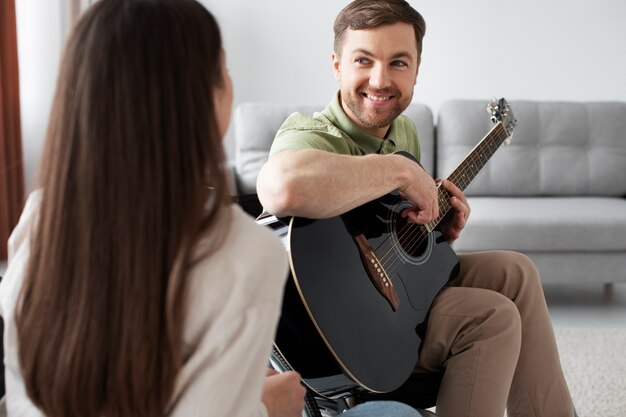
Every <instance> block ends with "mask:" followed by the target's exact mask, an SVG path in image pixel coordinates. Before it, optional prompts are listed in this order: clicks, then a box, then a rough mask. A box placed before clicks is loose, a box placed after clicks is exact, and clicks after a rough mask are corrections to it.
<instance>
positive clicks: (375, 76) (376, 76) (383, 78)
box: [369, 65, 390, 88]
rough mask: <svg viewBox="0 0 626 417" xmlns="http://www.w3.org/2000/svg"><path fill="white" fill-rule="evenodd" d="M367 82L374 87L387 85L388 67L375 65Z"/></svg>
mask: <svg viewBox="0 0 626 417" xmlns="http://www.w3.org/2000/svg"><path fill="white" fill-rule="evenodd" d="M369 83H370V85H371V86H372V87H374V88H385V87H389V84H390V79H389V69H388V68H387V67H386V66H385V65H375V66H374V67H373V68H372V72H371V73H370V82H369Z"/></svg>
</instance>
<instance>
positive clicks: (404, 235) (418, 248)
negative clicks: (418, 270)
mask: <svg viewBox="0 0 626 417" xmlns="http://www.w3.org/2000/svg"><path fill="white" fill-rule="evenodd" d="M395 234H396V239H397V241H398V243H399V244H400V247H401V248H402V249H403V250H404V252H405V253H406V254H407V255H408V256H409V257H412V258H420V257H421V256H422V255H423V254H424V253H425V252H426V250H427V249H428V243H429V242H428V232H427V231H426V229H424V227H423V226H422V225H418V224H413V223H408V222H407V219H405V218H403V217H402V216H397V218H396V221H395Z"/></svg>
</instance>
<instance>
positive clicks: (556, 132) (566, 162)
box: [437, 100, 626, 196]
mask: <svg viewBox="0 0 626 417" xmlns="http://www.w3.org/2000/svg"><path fill="white" fill-rule="evenodd" d="M509 104H510V105H511V108H512V110H513V113H514V114H515V116H516V118H517V120H518V126H517V127H516V129H515V131H514V133H513V137H512V141H511V144H510V146H505V147H502V149H499V150H497V151H496V153H495V155H494V156H493V158H492V159H491V161H489V162H487V165H486V166H485V167H484V168H483V170H482V172H481V173H479V174H478V176H477V177H476V179H475V180H474V182H473V183H472V184H470V186H469V187H468V188H467V190H466V194H467V195H484V196H539V195H543V196H550V195H553V196H576V195H586V196H625V195H626V169H624V167H626V103H608V102H607V103H557V102H529V101H510V102H509ZM485 109H486V103H485V102H482V101H459V100H457V101H450V102H446V103H444V104H443V105H442V107H441V110H440V112H439V118H438V126H437V175H438V176H440V177H447V176H448V175H449V174H450V173H451V172H452V171H453V170H454V168H456V166H457V165H458V164H459V163H460V162H461V161H462V160H463V158H464V157H465V156H466V155H467V154H468V153H469V152H470V150H471V149H472V148H473V147H474V146H475V145H476V143H477V142H478V141H479V139H481V138H482V137H483V136H484V135H485V134H486V133H487V132H488V131H489V130H490V129H491V126H492V124H491V122H490V121H489V115H488V114H487V112H486V110H485Z"/></svg>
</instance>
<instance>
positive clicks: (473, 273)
mask: <svg viewBox="0 0 626 417" xmlns="http://www.w3.org/2000/svg"><path fill="white" fill-rule="evenodd" d="M334 30H335V44H334V51H333V53H332V61H333V69H334V72H335V76H336V78H337V80H338V81H339V84H340V91H339V92H338V93H337V95H336V96H335V97H334V99H333V101H332V102H331V103H330V104H329V105H328V106H327V107H326V109H325V110H324V111H322V112H321V113H316V114H315V115H314V116H313V117H312V118H311V117H307V116H305V115H302V114H297V113H296V114H294V115H292V116H290V117H289V118H288V119H287V120H286V121H285V122H284V124H283V126H282V127H281V129H280V130H279V131H278V133H277V135H276V138H275V141H274V143H273V146H272V150H271V152H270V155H271V156H270V159H269V161H268V162H267V164H266V165H265V166H264V167H263V169H262V170H261V172H260V174H259V178H258V183H257V190H258V194H259V198H260V200H261V202H262V203H263V205H264V207H265V208H266V209H267V210H268V211H270V212H272V213H274V214H276V215H278V216H300V217H308V218H325V217H331V216H335V215H339V214H342V213H344V212H346V211H348V210H351V209H353V208H355V207H357V206H359V205H362V204H364V203H366V202H368V201H371V200H373V199H375V198H378V197H380V196H382V195H385V194H387V193H389V192H391V191H394V190H398V191H400V193H401V194H402V195H403V197H405V198H406V199H407V200H408V201H409V202H410V203H411V204H412V208H411V209H406V210H405V212H404V213H403V214H404V215H405V216H407V217H408V218H409V219H410V221H413V222H415V223H422V224H423V223H427V222H430V221H431V220H433V219H435V218H437V217H438V215H439V209H438V204H437V191H436V183H435V181H434V180H433V179H432V178H431V177H430V176H429V175H428V174H427V173H426V172H425V171H424V170H423V169H422V168H421V167H420V166H419V165H417V164H415V163H414V162H413V161H411V160H409V159H407V158H405V157H404V156H401V155H397V154H396V155H394V154H392V152H394V151H397V150H405V151H408V152H410V153H412V154H413V155H414V156H415V157H416V158H418V159H419V144H418V141H417V133H416V129H415V126H414V125H413V124H412V122H411V121H410V120H409V119H408V118H406V117H405V116H402V115H401V113H402V112H403V111H404V109H406V108H407V106H408V105H409V103H410V102H411V100H412V96H413V88H414V85H415V83H416V80H417V76H418V72H419V65H420V56H421V51H422V38H423V36H424V31H425V23H424V20H423V18H422V16H421V15H420V14H419V13H418V12H417V11H415V10H414V9H413V8H412V7H411V6H410V5H409V4H408V3H407V2H405V1H403V0H376V1H373V0H371V1H370V0H356V1H354V2H353V3H350V4H349V5H348V6H347V7H346V8H345V9H343V10H342V11H341V12H340V14H339V16H338V17H337V19H336V21H335V25H334ZM442 186H443V187H445V188H446V190H448V191H449V193H450V195H451V199H450V203H451V206H452V208H453V214H452V215H451V216H447V217H446V219H444V221H443V222H442V225H441V230H442V232H443V234H444V236H445V237H446V238H447V239H448V240H449V241H453V240H455V239H457V238H458V237H459V234H460V233H461V230H462V229H463V227H464V226H465V223H466V222H467V220H468V217H469V215H470V207H469V205H468V203H467V200H466V199H465V196H464V194H463V192H462V191H461V190H459V189H458V188H457V187H456V186H455V185H454V184H452V183H450V182H449V181H443V183H442ZM459 262H460V270H459V274H458V275H457V276H456V277H455V278H454V279H453V280H452V281H451V282H450V283H449V285H448V286H447V287H445V288H444V289H443V290H442V291H441V292H440V293H439V295H438V296H437V297H436V298H435V300H434V302H433V305H432V307H431V312H430V316H429V319H428V325H427V328H426V331H425V332H426V333H425V335H424V340H423V344H422V347H421V353H420V356H419V359H418V364H417V366H416V369H415V372H435V371H441V370H443V371H444V376H443V380H442V383H441V387H440V390H439V394H438V399H437V413H438V415H440V416H442V417H459V416H475V417H491V416H493V417H502V415H503V414H504V410H505V407H506V408H507V409H508V415H509V416H510V417H521V416H528V417H530V416H533V417H572V416H573V415H574V410H573V406H572V402H571V398H570V395H569V391H568V388H567V385H566V382H565V380H564V377H563V373H562V370H561V366H560V362H559V357H558V352H557V348H556V343H555V338H554V333H553V329H552V327H551V323H550V318H549V315H548V311H547V307H546V303H545V299H544V296H543V291H542V288H541V283H540V279H539V274H538V272H537V270H536V268H535V266H534V265H533V264H532V262H531V261H530V260H529V259H528V258H527V257H525V256H524V255H521V254H518V253H514V252H503V251H498V252H483V253H474V254H465V255H460V256H459ZM403 400H406V399H404V398H403ZM409 400H410V399H409Z"/></svg>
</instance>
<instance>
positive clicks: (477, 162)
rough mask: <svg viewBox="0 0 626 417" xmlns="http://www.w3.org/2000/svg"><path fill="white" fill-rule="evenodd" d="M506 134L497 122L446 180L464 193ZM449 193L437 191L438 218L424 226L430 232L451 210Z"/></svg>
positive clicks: (501, 125) (440, 189) (442, 188)
mask: <svg viewBox="0 0 626 417" xmlns="http://www.w3.org/2000/svg"><path fill="white" fill-rule="evenodd" d="M507 137H508V134H507V131H506V129H505V128H504V125H503V124H502V122H498V123H497V124H496V125H495V126H494V127H493V128H492V129H491V131H490V132H489V133H487V135H486V136H485V137H484V138H483V139H482V140H481V141H480V142H479V143H478V145H476V146H475V147H474V149H472V151H471V152H470V153H469V154H468V155H467V156H466V157H465V159H464V160H463V161H462V162H461V163H460V164H459V166H458V167H457V168H456V169H455V170H454V171H452V174H450V176H449V177H448V180H449V181H450V182H452V183H453V184H454V185H456V186H457V187H459V188H460V189H461V191H464V190H465V189H466V188H467V187H468V186H469V185H470V183H471V182H472V181H473V180H474V178H476V175H478V173H479V172H480V171H481V170H482V169H483V167H484V166H485V164H486V163H487V161H489V159H490V158H491V157H492V156H493V154H494V153H495V152H496V150H497V149H498V148H499V147H500V145H502V143H504V141H505V140H506V139H507ZM450 197H451V196H450V193H449V192H448V191H447V190H446V189H445V188H444V187H439V189H438V200H439V213H440V214H439V217H437V218H436V219H435V220H433V221H431V222H430V223H427V224H425V225H424V226H425V227H426V228H427V229H428V231H432V230H433V229H434V228H435V227H436V226H437V225H438V224H439V223H440V222H441V220H442V219H443V218H444V217H445V215H446V214H448V212H449V211H450V209H452V205H450Z"/></svg>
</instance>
